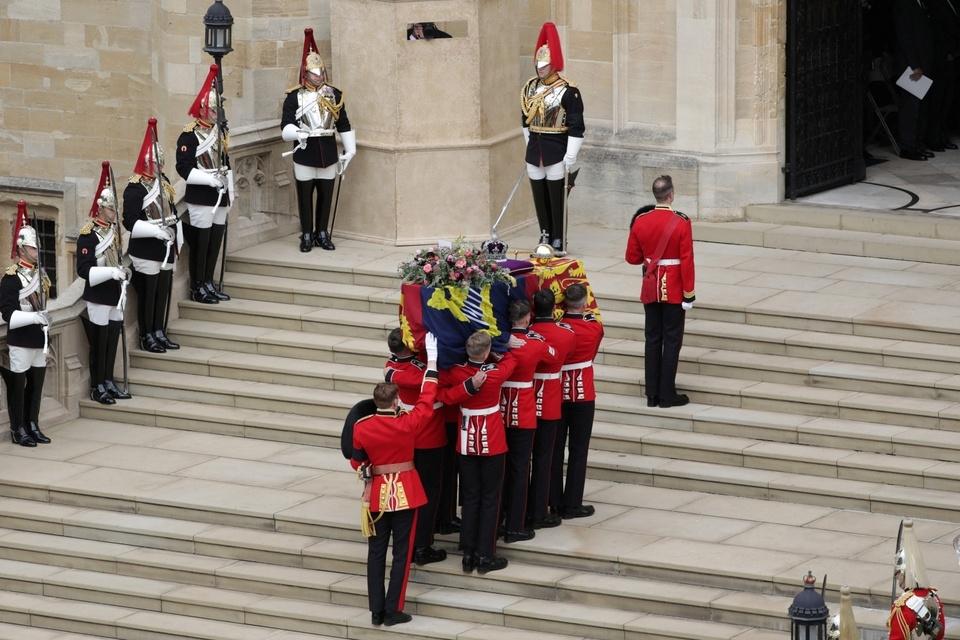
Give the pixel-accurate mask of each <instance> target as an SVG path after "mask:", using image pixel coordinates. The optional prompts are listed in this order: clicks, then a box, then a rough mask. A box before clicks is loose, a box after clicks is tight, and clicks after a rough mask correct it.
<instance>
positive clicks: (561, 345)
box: [530, 318, 577, 420]
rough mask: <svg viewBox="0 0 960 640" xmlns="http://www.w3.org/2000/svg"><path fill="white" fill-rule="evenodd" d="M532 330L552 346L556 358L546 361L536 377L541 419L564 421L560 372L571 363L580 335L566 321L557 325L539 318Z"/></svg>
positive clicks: (536, 394)
mask: <svg viewBox="0 0 960 640" xmlns="http://www.w3.org/2000/svg"><path fill="white" fill-rule="evenodd" d="M530 328H531V329H533V330H534V331H536V332H537V333H538V334H540V335H542V336H543V337H544V339H545V340H546V341H547V344H549V345H550V346H551V347H553V351H554V358H553V359H552V360H542V361H541V362H540V364H539V365H537V372H536V373H534V374H533V393H534V395H535V396H536V398H537V417H538V418H540V419H541V420H559V419H560V418H561V413H560V405H561V400H562V398H561V392H562V391H563V388H562V385H561V382H560V369H561V368H562V367H563V364H564V363H565V362H566V361H567V355H568V354H569V353H570V351H571V350H572V349H573V348H574V347H575V346H576V343H577V336H576V334H575V333H574V332H573V329H571V328H570V325H569V324H567V323H565V322H554V321H553V318H548V319H547V318H538V319H536V320H534V321H533V324H531V325H530Z"/></svg>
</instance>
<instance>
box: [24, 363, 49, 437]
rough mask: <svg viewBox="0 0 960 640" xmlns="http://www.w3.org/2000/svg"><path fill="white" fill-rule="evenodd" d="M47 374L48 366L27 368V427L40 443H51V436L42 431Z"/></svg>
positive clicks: (25, 401) (25, 406)
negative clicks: (44, 381) (42, 412)
mask: <svg viewBox="0 0 960 640" xmlns="http://www.w3.org/2000/svg"><path fill="white" fill-rule="evenodd" d="M46 375H47V368H46V367H30V368H29V369H28V370H27V388H26V392H25V393H24V394H23V396H24V408H25V409H26V412H27V416H26V422H27V425H26V427H27V429H28V430H29V431H30V437H31V438H33V439H34V441H36V442H39V443H40V444H50V438H48V437H47V436H45V435H43V432H42V431H40V402H41V401H42V400H43V379H44V378H45V377H46Z"/></svg>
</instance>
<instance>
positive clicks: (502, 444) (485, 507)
mask: <svg viewBox="0 0 960 640" xmlns="http://www.w3.org/2000/svg"><path fill="white" fill-rule="evenodd" d="M490 346H491V340H490V336H489V335H488V334H486V333H484V332H483V331H477V332H476V333H474V334H472V335H471V336H470V337H469V338H468V339H467V344H466V349H467V358H468V360H467V362H465V363H463V364H459V365H457V366H455V367H452V368H450V369H448V370H445V371H444V372H443V373H442V374H441V376H440V386H441V391H440V401H441V402H443V403H444V404H446V405H454V404H459V405H460V420H459V423H458V426H457V429H458V434H457V452H458V453H459V454H460V487H461V498H462V501H463V505H462V510H461V524H460V546H461V548H462V549H463V570H464V572H465V573H470V572H472V571H473V570H474V569H476V570H477V572H478V573H481V574H484V573H487V572H489V571H496V570H498V569H503V568H504V567H506V566H507V559H506V558H503V557H500V556H497V555H495V551H496V540H497V524H498V520H499V512H500V491H501V489H502V487H503V468H504V458H505V457H506V453H507V438H506V434H505V433H504V428H503V417H502V416H501V415H500V388H501V386H502V385H503V383H504V381H505V380H506V379H507V378H509V377H510V374H511V373H513V368H514V366H515V364H516V360H514V358H513V356H512V355H511V354H510V353H507V354H505V355H504V356H502V358H501V359H500V361H499V362H491V363H487V362H486V360H487V358H489V357H490Z"/></svg>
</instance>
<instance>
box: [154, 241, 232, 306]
mask: <svg viewBox="0 0 960 640" xmlns="http://www.w3.org/2000/svg"><path fill="white" fill-rule="evenodd" d="M193 239H194V243H193V244H192V245H190V299H191V300H193V301H194V302H202V303H203V304H217V303H218V302H220V299H219V298H217V297H216V296H214V295H212V294H211V293H210V292H209V291H207V287H206V285H205V283H206V280H205V274H206V272H207V256H208V255H209V254H210V227H207V228H206V229H200V228H196V227H195V228H194V230H193ZM160 273H161V274H163V273H168V272H164V271H161V272H160ZM169 273H171V274H172V273H173V272H172V271H171V272H169Z"/></svg>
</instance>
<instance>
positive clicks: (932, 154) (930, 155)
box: [920, 149, 937, 158]
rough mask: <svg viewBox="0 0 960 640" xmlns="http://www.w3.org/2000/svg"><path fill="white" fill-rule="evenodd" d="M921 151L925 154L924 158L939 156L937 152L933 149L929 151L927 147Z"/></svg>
mask: <svg viewBox="0 0 960 640" xmlns="http://www.w3.org/2000/svg"><path fill="white" fill-rule="evenodd" d="M920 153H921V154H922V155H923V157H924V158H936V157H937V156H936V154H934V153H933V152H932V151H927V150H926V149H924V150H923V151H921V152H920Z"/></svg>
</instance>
